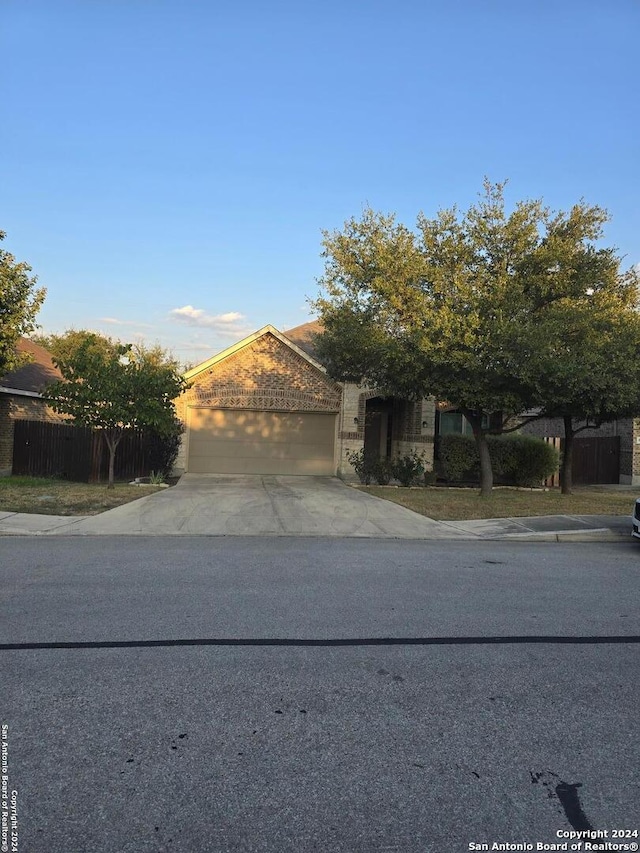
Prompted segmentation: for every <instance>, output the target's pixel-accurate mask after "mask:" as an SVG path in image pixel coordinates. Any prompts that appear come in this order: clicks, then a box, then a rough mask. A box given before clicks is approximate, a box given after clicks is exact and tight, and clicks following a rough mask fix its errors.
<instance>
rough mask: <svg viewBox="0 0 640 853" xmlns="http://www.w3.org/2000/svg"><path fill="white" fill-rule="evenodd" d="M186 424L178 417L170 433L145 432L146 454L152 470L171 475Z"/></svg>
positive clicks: (167, 475) (161, 474)
mask: <svg viewBox="0 0 640 853" xmlns="http://www.w3.org/2000/svg"><path fill="white" fill-rule="evenodd" d="M183 432H184V425H183V424H182V423H181V422H180V421H179V420H178V419H177V418H176V419H175V421H174V424H173V429H172V430H171V432H170V433H168V434H162V435H161V434H158V433H154V432H149V431H147V432H146V433H145V455H146V459H147V465H148V467H149V470H150V471H153V472H155V474H156V475H159V476H162V477H169V476H170V474H171V470H172V469H173V466H174V464H175V461H176V459H177V457H178V451H179V450H180V441H181V437H182V433H183Z"/></svg>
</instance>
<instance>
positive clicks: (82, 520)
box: [0, 474, 635, 541]
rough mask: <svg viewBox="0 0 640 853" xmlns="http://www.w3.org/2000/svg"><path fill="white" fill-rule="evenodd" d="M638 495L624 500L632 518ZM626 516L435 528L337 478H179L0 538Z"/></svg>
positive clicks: (7, 530) (511, 534) (401, 533)
mask: <svg viewBox="0 0 640 853" xmlns="http://www.w3.org/2000/svg"><path fill="white" fill-rule="evenodd" d="M634 496H635V493H633V494H630V496H629V512H630V513H631V510H632V507H633V500H634ZM630 533H631V520H630V516H571V515H554V516H545V517H542V518H506V519H483V520H472V521H435V520H433V519H430V518H425V517H424V516H421V515H418V514H417V513H414V512H412V511H411V510H408V509H405V508H404V507H401V506H399V505H398V504H394V503H392V502H390V501H385V500H382V499H380V498H376V497H373V496H372V495H368V494H365V493H364V492H361V491H359V490H358V489H353V488H350V487H348V486H346V485H345V484H344V483H342V482H341V481H340V480H338V479H336V478H335V477H276V476H273V477H261V476H249V475H244V476H243V475H215V476H214V475H198V474H186V475H184V476H183V477H182V478H181V480H180V482H179V483H178V485H177V486H175V487H174V488H171V489H166V490H164V491H162V492H159V493H156V494H153V495H148V496H146V497H143V498H141V499H140V500H137V501H133V502H131V503H128V504H125V505H123V506H120V507H117V508H116V509H112V510H109V511H108V512H103V513H101V514H100V515H96V516H89V517H69V516H42V515H28V514H24V513H0V535H1V534H18V535H21V534H24V535H65V536H69V535H74V536H80V535H85V536H86V535H114V534H116V535H122V534H127V535H135V536H141V535H163V536H164V535H180V536H185V535H206V536H323V537H344V536H348V537H366V538H371V537H374V538H382V539H383V538H393V539H487V538H488V539H493V538H517V539H531V538H533V539H534V540H536V539H551V540H558V541H559V540H562V539H573V540H577V539H589V540H592V541H594V540H598V539H600V540H603V539H615V538H617V537H620V536H622V537H628V536H630Z"/></svg>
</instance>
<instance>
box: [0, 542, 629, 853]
mask: <svg viewBox="0 0 640 853" xmlns="http://www.w3.org/2000/svg"><path fill="white" fill-rule="evenodd" d="M0 554H1V561H2V567H1V569H0V580H1V587H0V590H1V593H0V595H1V597H0V601H1V604H2V618H1V620H0V643H2V644H3V645H2V647H1V648H0V685H1V687H0V695H1V701H0V718H1V719H0V722H1V723H2V724H3V725H4V726H7V727H8V728H7V729H4V730H3V732H2V734H3V736H6V737H5V740H4V741H3V747H4V745H6V747H7V750H6V753H4V756H5V758H6V760H7V774H6V775H8V786H7V794H8V798H9V799H8V801H7V802H8V804H9V805H8V809H7V811H8V818H7V820H8V824H7V826H8V828H9V831H10V830H11V824H10V818H11V814H12V813H11V802H10V798H11V791H13V790H15V791H17V799H16V808H15V814H16V816H17V828H18V835H19V847H18V849H19V850H20V851H27V853H63V851H64V853H81V851H82V853H84V851H87V853H89V851H91V853H103V852H104V853H129V851H131V853H147V851H149V853H151V851H153V853H160V851H163V853H164V851H166V852H167V853H168V852H169V851H172V853H173V851H177V853H198V851H261V853H288V851H291V853H293V851H296V853H298V851H323V853H324V851H327V853H333V852H334V851H345V853H346V851H349V853H352V852H353V853H356V851H357V853H360V851H362V853H369V851H388V850H392V851H400V853H414V851H415V853H457V851H466V850H471V849H478V850H479V849H490V848H491V845H492V844H493V843H494V842H498V843H501V842H502V843H504V842H511V843H514V844H515V843H520V844H532V845H533V847H532V848H531V849H536V844H538V843H546V844H550V843H555V844H561V843H564V842H565V841H567V840H568V838H567V836H566V835H558V833H570V832H580V831H582V832H590V831H599V832H600V833H603V832H605V831H606V832H608V833H609V836H608V838H607V839H605V840H608V841H611V842H614V843H619V842H620V841H621V840H623V841H624V842H625V843H627V844H629V843H631V844H633V843H636V844H637V843H638V841H640V839H638V837H637V836H636V837H635V838H634V837H631V838H629V839H626V840H625V839H614V838H613V837H612V833H613V831H614V830H630V831H634V830H638V829H639V828H640V820H639V816H640V773H639V770H638V768H639V767H640V746H639V737H638V735H639V733H640V726H639V724H638V709H639V707H640V704H639V702H638V700H639V699H640V689H639V687H638V672H639V671H640V666H639V663H640V661H639V658H640V654H639V642H638V641H639V638H640V611H639V607H638V600H639V598H638V586H639V581H640V548H638V543H633V542H630V543H624V544H609V543H608V544H599V545H596V544H575V545H568V544H561V545H554V544H550V543H544V544H540V545H532V544H524V543H520V544H514V543H507V542H490V543H489V542H487V543H478V542H471V543H470V542H444V543H443V542H437V541H434V542H418V541H389V540H383V541H381V540H367V539H361V540H353V539H352V540H336V539H332V540H326V539H299V538H298V539H288V538H278V539H274V538H268V539H260V538H257V537H252V538H248V539H242V538H234V539H220V538H215V539H214V538H212V539H207V538H203V537H197V538H193V539H191V538H189V537H184V536H182V537H180V538H178V537H175V538H174V537H166V538H159V537H153V538H144V537H135V538H134V537H131V538H127V537H121V538H110V539H108V540H107V539H105V537H101V538H97V537H96V538H93V537H89V538H71V537H69V538H66V537H60V538H56V539H55V540H52V539H51V538H46V539H45V538H40V537H38V538H4V539H0ZM576 638H579V639H576ZM180 641H191V642H192V643H193V644H191V645H189V644H181V643H180ZM310 642H311V643H312V644H309V643H310ZM149 643H155V644H153V645H149ZM238 643H241V644H238ZM47 644H68V645H66V646H64V647H50V646H48V645H47ZM8 646H18V647H17V648H8ZM9 841H10V835H9ZM574 843H575V842H574ZM473 844H477V845H482V844H488V845H489V847H488V848H483V847H481V846H478V847H475V848H474V847H473V846H471V845H473ZM8 849H11V846H10V844H9V848H8ZM513 849H518V848H513ZM520 849H527V848H526V847H525V848H520ZM547 849H554V848H547ZM557 849H571V847H570V843H569V846H568V847H567V848H562V847H559V848H557ZM582 849H588V848H585V847H584V845H583V847H582ZM594 849H596V848H594ZM609 849H615V848H609ZM629 849H632V848H629Z"/></svg>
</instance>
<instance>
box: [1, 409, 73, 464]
mask: <svg viewBox="0 0 640 853" xmlns="http://www.w3.org/2000/svg"><path fill="white" fill-rule="evenodd" d="M19 420H26V421H62V420H65V418H64V417H63V416H62V415H58V414H56V413H55V412H54V411H53V409H51V408H50V407H49V406H48V405H47V402H46V400H43V399H41V398H39V397H22V396H20V395H18V394H15V395H13V394H0V476H2V477H6V476H8V475H9V474H11V467H12V464H13V422H14V421H19Z"/></svg>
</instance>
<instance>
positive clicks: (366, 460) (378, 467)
mask: <svg viewBox="0 0 640 853" xmlns="http://www.w3.org/2000/svg"><path fill="white" fill-rule="evenodd" d="M347 461H348V462H349V464H350V465H351V466H352V468H353V470H354V471H355V472H356V475H357V477H358V479H359V480H360V482H361V483H363V484H364V485H366V486H368V485H369V484H370V483H371V482H372V481H375V482H376V483H378V485H380V486H387V485H388V484H389V482H390V480H391V477H392V476H393V472H392V468H391V463H390V462H389V460H388V459H385V458H383V457H382V456H379V455H376V454H374V453H365V451H364V448H360V450H354V451H352V452H351V453H347Z"/></svg>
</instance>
